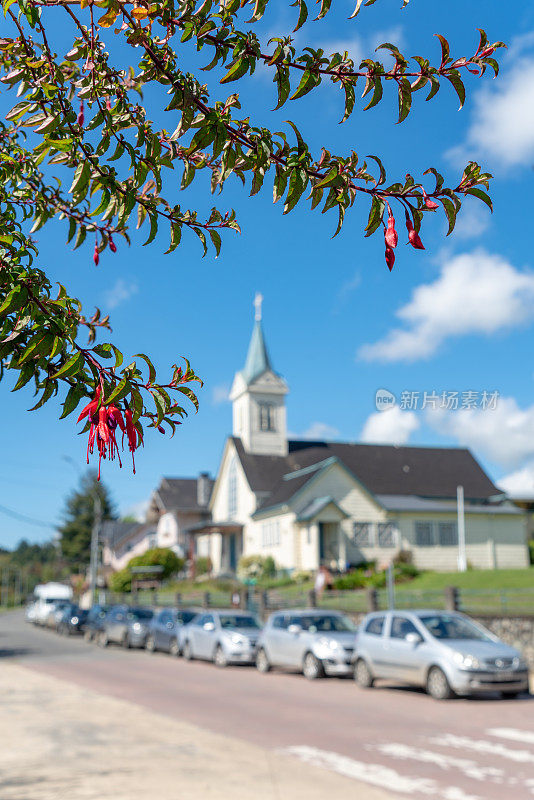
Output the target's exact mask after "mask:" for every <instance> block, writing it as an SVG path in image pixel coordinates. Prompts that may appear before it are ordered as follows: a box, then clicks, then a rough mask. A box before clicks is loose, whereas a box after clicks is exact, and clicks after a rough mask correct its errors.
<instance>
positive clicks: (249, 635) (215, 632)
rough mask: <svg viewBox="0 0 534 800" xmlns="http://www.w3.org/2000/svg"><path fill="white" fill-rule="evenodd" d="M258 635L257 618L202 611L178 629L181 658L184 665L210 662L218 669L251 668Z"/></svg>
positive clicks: (241, 613) (242, 614) (232, 612)
mask: <svg viewBox="0 0 534 800" xmlns="http://www.w3.org/2000/svg"><path fill="white" fill-rule="evenodd" d="M260 631H261V625H260V623H259V621H258V620H257V618H256V617H255V616H254V615H253V614H248V613H247V612H245V611H234V610H232V611H206V612H205V613H203V614H198V616H196V617H195V618H194V619H193V620H192V621H191V622H190V623H189V624H188V625H184V627H183V628H182V632H181V650H182V655H183V657H184V658H186V659H187V660H188V661H190V660H191V659H193V658H203V659H206V660H207V661H213V662H214V663H215V664H216V665H217V666H218V667H226V666H227V665H228V664H254V662H255V660H256V644H257V641H258V637H259V635H260Z"/></svg>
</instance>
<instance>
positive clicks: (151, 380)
mask: <svg viewBox="0 0 534 800" xmlns="http://www.w3.org/2000/svg"><path fill="white" fill-rule="evenodd" d="M134 357H135V358H142V359H143V361H145V362H146V364H147V366H148V381H149V383H154V381H155V380H156V369H155V367H154V364H153V363H152V361H151V360H150V359H149V357H148V356H147V355H145V354H144V353H135V354H134Z"/></svg>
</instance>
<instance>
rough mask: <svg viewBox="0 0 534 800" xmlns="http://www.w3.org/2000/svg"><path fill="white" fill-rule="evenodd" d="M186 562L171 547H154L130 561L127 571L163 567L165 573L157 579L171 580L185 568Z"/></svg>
mask: <svg viewBox="0 0 534 800" xmlns="http://www.w3.org/2000/svg"><path fill="white" fill-rule="evenodd" d="M184 564H185V561H184V559H183V558H179V556H177V555H176V553H175V552H174V550H171V549H170V548H169V547H152V548H151V549H150V550H147V551H146V552H145V553H143V554H142V555H140V556H134V558H131V559H130V560H129V561H128V564H127V566H126V569H128V570H130V571H131V568H132V567H163V571H162V572H160V573H159V574H158V575H156V576H155V577H156V578H157V579H158V580H164V579H165V578H170V577H171V575H174V574H175V573H176V572H180V570H182V569H183V568H184Z"/></svg>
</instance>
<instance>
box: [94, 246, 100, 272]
mask: <svg viewBox="0 0 534 800" xmlns="http://www.w3.org/2000/svg"><path fill="white" fill-rule="evenodd" d="M93 261H94V262H95V267H98V265H99V263H100V254H99V252H98V245H97V244H95V249H94V253H93Z"/></svg>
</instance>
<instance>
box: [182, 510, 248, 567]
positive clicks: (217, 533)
mask: <svg viewBox="0 0 534 800" xmlns="http://www.w3.org/2000/svg"><path fill="white" fill-rule="evenodd" d="M187 536H188V538H189V558H190V559H191V560H192V561H193V563H194V562H195V560H196V558H198V557H204V558H209V559H210V561H211V565H212V573H213V574H214V575H223V574H231V575H233V574H235V572H236V571H237V565H238V563H239V559H240V558H241V556H242V554H243V525H241V524H239V523H237V522H201V523H199V524H198V525H194V526H193V527H191V528H189V529H188V530H187Z"/></svg>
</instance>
